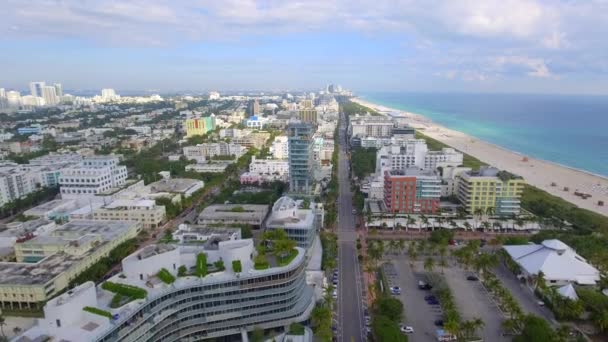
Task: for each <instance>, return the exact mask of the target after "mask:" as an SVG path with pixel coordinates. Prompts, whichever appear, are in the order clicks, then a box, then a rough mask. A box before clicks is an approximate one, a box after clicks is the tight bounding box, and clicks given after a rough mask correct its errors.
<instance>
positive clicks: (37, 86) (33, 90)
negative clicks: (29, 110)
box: [30, 81, 46, 97]
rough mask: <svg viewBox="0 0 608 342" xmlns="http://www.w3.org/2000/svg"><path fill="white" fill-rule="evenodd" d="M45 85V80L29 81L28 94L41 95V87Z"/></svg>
mask: <svg viewBox="0 0 608 342" xmlns="http://www.w3.org/2000/svg"><path fill="white" fill-rule="evenodd" d="M44 86H46V82H44V81H38V82H30V94H31V95H32V96H36V97H42V87H44Z"/></svg>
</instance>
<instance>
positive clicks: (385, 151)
mask: <svg viewBox="0 0 608 342" xmlns="http://www.w3.org/2000/svg"><path fill="white" fill-rule="evenodd" d="M462 162H463V154H462V153H460V152H458V151H455V150H454V149H452V148H443V149H442V150H441V151H429V150H428V147H427V145H426V141H425V140H423V139H410V140H406V141H405V142H403V143H402V144H400V145H391V146H384V147H382V148H381V149H380V150H378V152H377V153H376V172H379V171H380V170H381V169H382V168H384V167H388V168H390V169H391V170H403V169H406V168H411V167H417V168H420V169H425V170H435V169H436V168H437V167H440V166H441V167H457V166H460V165H462Z"/></svg>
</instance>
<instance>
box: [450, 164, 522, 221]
mask: <svg viewBox="0 0 608 342" xmlns="http://www.w3.org/2000/svg"><path fill="white" fill-rule="evenodd" d="M457 177H458V191H457V197H458V199H459V200H460V202H461V203H462V204H463V205H464V207H465V208H466V210H467V212H468V213H469V214H477V213H483V214H493V215H498V216H515V215H519V213H520V203H521V202H520V199H521V194H522V192H523V190H524V185H525V181H524V179H523V178H522V177H520V176H517V175H514V174H512V173H509V172H507V171H500V170H498V169H497V168H494V167H482V168H481V169H479V170H477V171H469V172H463V173H460V174H459V175H458V176H457Z"/></svg>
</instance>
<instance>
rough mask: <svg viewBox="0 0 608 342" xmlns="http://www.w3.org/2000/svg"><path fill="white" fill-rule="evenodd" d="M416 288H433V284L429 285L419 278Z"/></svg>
mask: <svg viewBox="0 0 608 342" xmlns="http://www.w3.org/2000/svg"><path fill="white" fill-rule="evenodd" d="M418 288H419V289H421V290H430V289H432V288H433V286H431V284H427V283H425V282H423V281H422V280H421V281H419V282H418Z"/></svg>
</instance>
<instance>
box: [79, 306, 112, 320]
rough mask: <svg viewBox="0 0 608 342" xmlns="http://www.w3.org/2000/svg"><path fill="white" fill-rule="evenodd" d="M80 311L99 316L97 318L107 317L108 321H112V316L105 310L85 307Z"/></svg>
mask: <svg viewBox="0 0 608 342" xmlns="http://www.w3.org/2000/svg"><path fill="white" fill-rule="evenodd" d="M82 310H84V311H86V312H90V313H93V314H96V315H99V316H104V317H107V318H108V319H112V314H111V313H110V312H108V311H106V310H102V309H98V308H94V307H92V306H85V307H84V308H82Z"/></svg>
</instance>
